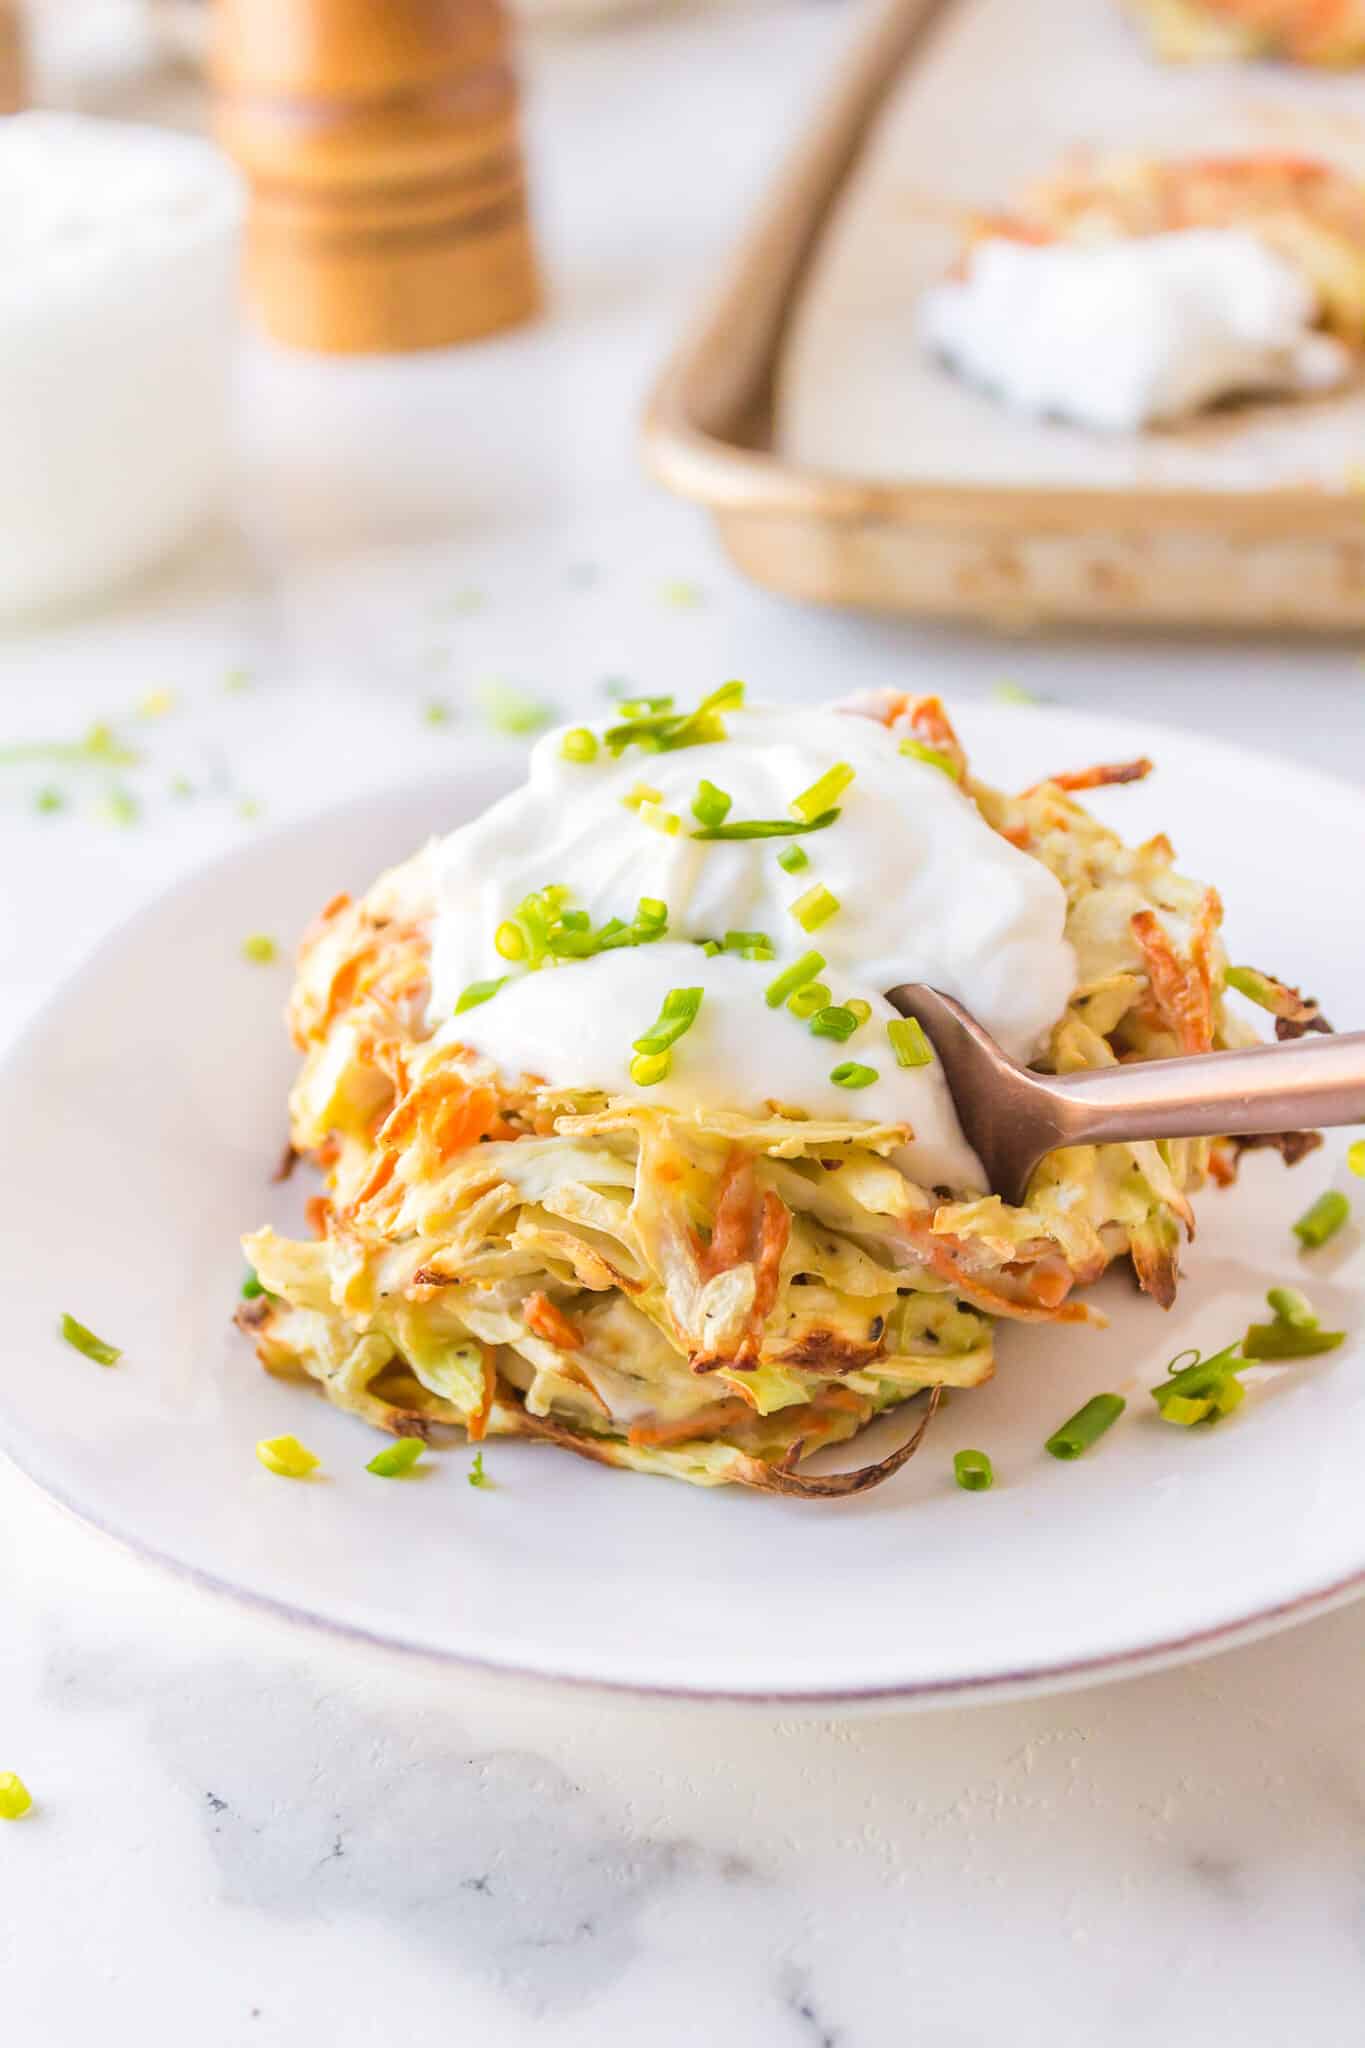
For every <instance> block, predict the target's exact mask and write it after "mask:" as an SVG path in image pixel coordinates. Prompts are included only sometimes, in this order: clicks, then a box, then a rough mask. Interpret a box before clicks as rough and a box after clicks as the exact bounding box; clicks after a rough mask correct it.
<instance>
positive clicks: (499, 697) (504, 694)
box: [474, 679, 550, 737]
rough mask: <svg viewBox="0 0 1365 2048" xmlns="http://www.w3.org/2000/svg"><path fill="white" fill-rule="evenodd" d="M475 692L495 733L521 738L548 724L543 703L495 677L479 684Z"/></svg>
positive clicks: (480, 707)
mask: <svg viewBox="0 0 1365 2048" xmlns="http://www.w3.org/2000/svg"><path fill="white" fill-rule="evenodd" d="M474 695H475V698H476V700H477V702H478V706H479V709H480V711H481V712H482V713H483V715H484V718H485V719H486V720H487V722H488V724H489V725H491V726H492V728H493V730H494V732H503V733H508V734H510V735H512V736H513V737H520V736H521V735H522V734H525V733H531V732H539V731H540V730H541V728H542V726H546V725H548V724H549V723H550V714H549V712H548V710H547V709H546V707H545V706H544V705H543V704H539V703H537V702H536V699H535V698H534V697H528V696H526V694H525V693H524V692H523V691H521V690H514V689H513V688H512V687H511V685H510V684H508V683H503V682H499V681H497V680H496V679H493V680H490V681H488V682H485V683H480V684H479V685H478V687H477V689H476V690H475V692H474Z"/></svg>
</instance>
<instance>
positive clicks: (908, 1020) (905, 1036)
mask: <svg viewBox="0 0 1365 2048" xmlns="http://www.w3.org/2000/svg"><path fill="white" fill-rule="evenodd" d="M886 1035H887V1037H888V1038H889V1039H890V1040H891V1050H892V1051H893V1052H894V1053H895V1055H896V1065H897V1066H898V1067H927V1066H928V1065H929V1062H930V1061H931V1060H932V1059H933V1057H934V1048H933V1047H932V1045H930V1043H929V1040H928V1038H927V1037H926V1036H925V1031H924V1026H923V1025H922V1024H921V1023H920V1021H919V1019H918V1017H888V1019H887V1022H886Z"/></svg>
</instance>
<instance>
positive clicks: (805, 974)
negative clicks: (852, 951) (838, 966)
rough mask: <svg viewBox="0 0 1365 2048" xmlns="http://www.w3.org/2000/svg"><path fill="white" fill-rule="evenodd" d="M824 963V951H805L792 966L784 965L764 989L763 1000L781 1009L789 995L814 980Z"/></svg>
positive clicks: (774, 1008)
mask: <svg viewBox="0 0 1365 2048" xmlns="http://www.w3.org/2000/svg"><path fill="white" fill-rule="evenodd" d="M824 964H825V956H824V954H823V953H803V954H802V955H801V958H800V959H799V960H793V962H792V964H791V966H790V967H784V968H783V970H782V972H781V973H780V974H779V975H778V976H777V977H776V979H775V980H773V981H770V982H769V983H768V986H767V988H766V989H765V990H764V991H763V1000H764V1002H765V1003H766V1004H767V1005H768V1008H769V1009H770V1010H776V1009H779V1008H780V1007H781V1005H782V1004H783V1003H785V1002H786V1000H787V997H788V996H790V995H794V994H795V992H796V990H797V989H799V988H800V987H802V985H803V984H804V983H805V982H808V981H814V979H815V977H816V975H817V974H818V973H819V972H820V969H821V968H822V967H823V966H824Z"/></svg>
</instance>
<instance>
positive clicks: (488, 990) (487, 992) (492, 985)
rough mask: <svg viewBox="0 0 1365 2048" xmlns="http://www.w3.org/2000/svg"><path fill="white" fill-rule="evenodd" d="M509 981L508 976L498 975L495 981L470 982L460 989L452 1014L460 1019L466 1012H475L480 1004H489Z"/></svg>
mask: <svg viewBox="0 0 1365 2048" xmlns="http://www.w3.org/2000/svg"><path fill="white" fill-rule="evenodd" d="M510 979H511V977H510V976H509V975H506V974H500V975H499V976H498V977H497V979H496V981H471V982H470V983H469V985H468V987H467V988H463V989H461V991H460V995H459V999H458V1001H457V1002H456V1004H455V1011H454V1014H455V1015H456V1016H457V1017H462V1016H463V1015H464V1013H465V1011H466V1010H477V1009H478V1007H479V1004H480V1003H486V1002H489V1001H490V1000H491V999H492V998H493V997H494V996H495V995H496V994H497V992H498V990H499V989H500V988H502V987H504V986H505V985H506V983H507V982H508V981H509V980H510Z"/></svg>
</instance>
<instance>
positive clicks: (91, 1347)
mask: <svg viewBox="0 0 1365 2048" xmlns="http://www.w3.org/2000/svg"><path fill="white" fill-rule="evenodd" d="M61 1330H62V1335H63V1337H65V1339H66V1341H67V1343H68V1344H69V1345H70V1346H71V1347H72V1349H73V1350H74V1351H79V1352H80V1353H81V1354H82V1356H83V1357H85V1358H93V1359H94V1361H95V1363H96V1365H117V1364H118V1362H119V1360H120V1359H121V1358H122V1356H123V1353H122V1352H121V1351H120V1350H119V1348H118V1346H117V1344H106V1343H105V1341H104V1339H103V1337H97V1336H96V1335H95V1333H94V1331H93V1330H87V1329H86V1327H85V1324H84V1323H78V1322H77V1321H76V1318H75V1317H74V1316H63V1317H62V1323H61Z"/></svg>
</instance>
